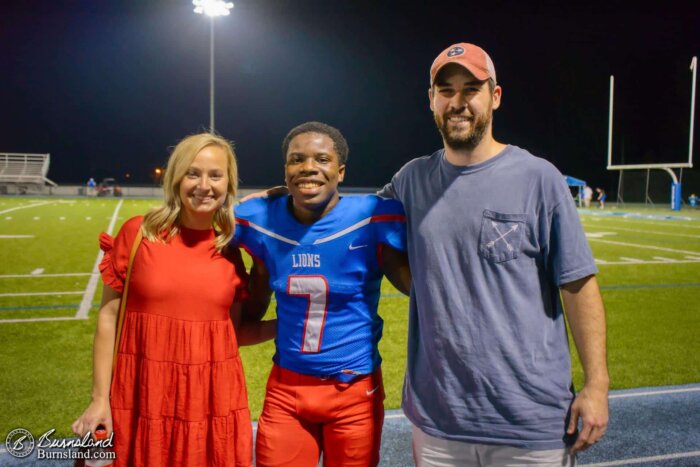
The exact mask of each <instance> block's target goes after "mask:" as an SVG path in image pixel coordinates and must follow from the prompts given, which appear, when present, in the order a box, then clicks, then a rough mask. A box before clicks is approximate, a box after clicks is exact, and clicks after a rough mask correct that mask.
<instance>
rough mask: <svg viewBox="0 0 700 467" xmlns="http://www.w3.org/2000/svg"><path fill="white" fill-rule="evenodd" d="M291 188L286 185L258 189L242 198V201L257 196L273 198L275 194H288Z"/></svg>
mask: <svg viewBox="0 0 700 467" xmlns="http://www.w3.org/2000/svg"><path fill="white" fill-rule="evenodd" d="M288 194H289V189H288V188H287V187H286V186H284V185H278V186H273V187H272V188H268V189H267V190H262V191H256V192H255V193H251V194H249V195H246V196H244V197H243V198H241V203H244V202H246V201H248V200H251V199H255V198H271V197H273V196H281V195H288Z"/></svg>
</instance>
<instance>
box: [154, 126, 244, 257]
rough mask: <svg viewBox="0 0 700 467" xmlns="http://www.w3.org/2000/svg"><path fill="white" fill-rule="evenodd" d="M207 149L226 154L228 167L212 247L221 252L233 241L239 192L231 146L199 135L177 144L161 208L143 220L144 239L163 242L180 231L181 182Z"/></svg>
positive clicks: (223, 140) (169, 164)
mask: <svg viewBox="0 0 700 467" xmlns="http://www.w3.org/2000/svg"><path fill="white" fill-rule="evenodd" d="M207 146H217V147H219V148H221V149H223V151H224V153H225V154H226V162H227V166H228V186H227V188H226V191H227V194H226V200H225V201H224V204H223V205H222V206H221V207H219V209H217V210H216V212H215V213H214V221H213V227H214V228H215V229H216V230H217V236H216V240H214V245H215V246H216V249H217V250H219V251H221V250H223V249H224V247H226V245H228V243H229V242H230V241H231V239H232V238H233V233H234V230H235V226H236V222H235V219H234V217H233V202H234V200H235V198H236V191H237V190H238V166H237V165H236V155H235V154H234V152H233V146H232V144H231V143H230V142H229V141H227V140H225V139H224V138H222V137H220V136H217V135H214V134H211V133H200V134H197V135H192V136H188V137H186V138H185V139H183V140H182V141H180V142H179V143H178V144H177V146H175V149H173V152H172V153H171V154H170V158H169V159H168V166H167V168H166V169H165V175H164V176H163V193H164V199H163V204H162V205H161V206H159V207H156V208H153V209H151V210H150V211H149V212H148V213H146V215H145V216H144V218H143V224H142V225H141V230H142V231H143V236H144V237H146V238H147V239H148V240H150V241H152V242H158V241H159V242H165V241H168V240H169V239H171V238H172V237H173V236H175V235H177V234H178V232H179V231H180V222H181V219H180V212H181V210H182V201H181V200H180V182H182V179H183V178H184V176H185V174H186V173H187V170H188V169H189V167H190V165H191V164H192V161H193V160H194V158H195V157H196V156H197V154H199V151H201V150H202V149H204V148H206V147H207Z"/></svg>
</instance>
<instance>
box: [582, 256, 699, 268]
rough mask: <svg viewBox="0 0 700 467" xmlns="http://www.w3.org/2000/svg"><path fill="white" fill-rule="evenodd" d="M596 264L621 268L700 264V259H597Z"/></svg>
mask: <svg viewBox="0 0 700 467" xmlns="http://www.w3.org/2000/svg"><path fill="white" fill-rule="evenodd" d="M595 262H596V264H599V265H601V266H619V265H621V264H622V265H627V266H630V265H633V264H634V265H640V264H689V263H700V258H696V259H691V260H682V259H681V260H673V261H642V260H637V261H604V260H602V259H596V260H595Z"/></svg>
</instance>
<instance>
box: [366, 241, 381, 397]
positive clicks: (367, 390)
mask: <svg viewBox="0 0 700 467" xmlns="http://www.w3.org/2000/svg"><path fill="white" fill-rule="evenodd" d="M365 246H367V245H365ZM377 389H379V386H377V387H376V388H374V389H371V390H370V389H366V390H365V392H366V393H367V395H368V396H371V395H372V394H374V393H375V392H376V390H377Z"/></svg>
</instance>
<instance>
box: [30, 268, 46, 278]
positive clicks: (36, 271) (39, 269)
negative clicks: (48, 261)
mask: <svg viewBox="0 0 700 467" xmlns="http://www.w3.org/2000/svg"><path fill="white" fill-rule="evenodd" d="M43 272H44V268H36V269H35V270H33V271H32V272H31V274H32V275H33V276H38V275H39V274H41V273H43Z"/></svg>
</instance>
